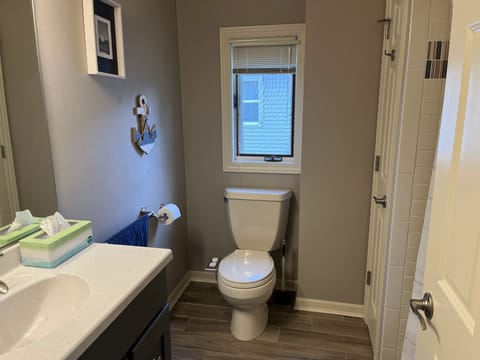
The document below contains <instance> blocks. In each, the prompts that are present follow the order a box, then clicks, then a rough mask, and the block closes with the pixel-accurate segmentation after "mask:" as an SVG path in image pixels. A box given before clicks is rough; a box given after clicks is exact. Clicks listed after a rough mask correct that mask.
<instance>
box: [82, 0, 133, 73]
mask: <svg viewBox="0 0 480 360" xmlns="http://www.w3.org/2000/svg"><path fill="white" fill-rule="evenodd" d="M83 21H84V29H85V49H86V55H87V71H88V74H89V75H101V76H110V77H117V78H125V60H124V53H123V30H122V11H121V6H120V5H119V4H118V3H116V2H115V1H113V0H83Z"/></svg>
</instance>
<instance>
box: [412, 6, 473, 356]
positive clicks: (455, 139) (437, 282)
mask: <svg viewBox="0 0 480 360" xmlns="http://www.w3.org/2000/svg"><path fill="white" fill-rule="evenodd" d="M452 15H453V16H452V30H451V43H450V56H449V64H448V74H447V81H446V90H445V101H444V106H443V109H444V111H443V116H442V124H441V130H440V139H439V145H438V150H437V165H436V169H435V183H434V187H433V200H432V213H431V220H430V231H429V239H428V248H427V259H426V267H425V281H424V289H425V291H428V292H430V293H431V294H432V297H433V303H434V312H433V318H432V320H431V322H430V323H429V324H427V326H428V328H427V330H426V331H420V334H419V337H418V340H417V359H419V360H420V359H421V360H424V359H425V360H428V359H438V360H451V359H461V360H470V359H471V360H473V359H475V360H478V359H480V1H479V0H455V1H453V12H452Z"/></svg>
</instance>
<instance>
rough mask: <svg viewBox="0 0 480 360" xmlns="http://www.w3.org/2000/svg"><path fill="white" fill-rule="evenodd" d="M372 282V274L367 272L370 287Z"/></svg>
mask: <svg viewBox="0 0 480 360" xmlns="http://www.w3.org/2000/svg"><path fill="white" fill-rule="evenodd" d="M371 282H372V272H371V271H367V285H368V286H370V284H371Z"/></svg>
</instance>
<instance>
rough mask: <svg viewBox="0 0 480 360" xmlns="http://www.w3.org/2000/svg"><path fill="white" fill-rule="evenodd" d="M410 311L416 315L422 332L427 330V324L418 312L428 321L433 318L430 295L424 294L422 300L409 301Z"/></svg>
mask: <svg viewBox="0 0 480 360" xmlns="http://www.w3.org/2000/svg"><path fill="white" fill-rule="evenodd" d="M410 309H412V311H413V313H414V314H415V315H417V317H418V320H419V321H420V327H421V328H422V330H427V322H426V321H425V319H424V318H423V316H422V314H420V313H419V311H423V313H424V314H425V317H426V318H427V319H428V320H431V319H432V318H433V298H432V295H431V294H430V293H428V292H427V293H425V294H424V295H423V298H422V299H410Z"/></svg>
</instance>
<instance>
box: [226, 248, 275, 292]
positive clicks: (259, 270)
mask: <svg viewBox="0 0 480 360" xmlns="http://www.w3.org/2000/svg"><path fill="white" fill-rule="evenodd" d="M273 267H274V264H273V259H272V258H271V257H270V254H269V253H268V252H266V251H254V250H235V251H234V252H233V253H231V254H230V255H228V256H226V257H225V258H223V259H222V261H221V262H220V266H219V268H218V275H219V276H221V277H222V278H223V279H225V280H227V282H229V283H233V284H236V285H240V286H241V285H247V286H257V283H259V282H263V280H267V279H266V278H268V279H269V278H270V276H269V275H271V274H272V272H273ZM242 287H243V286H242Z"/></svg>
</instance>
